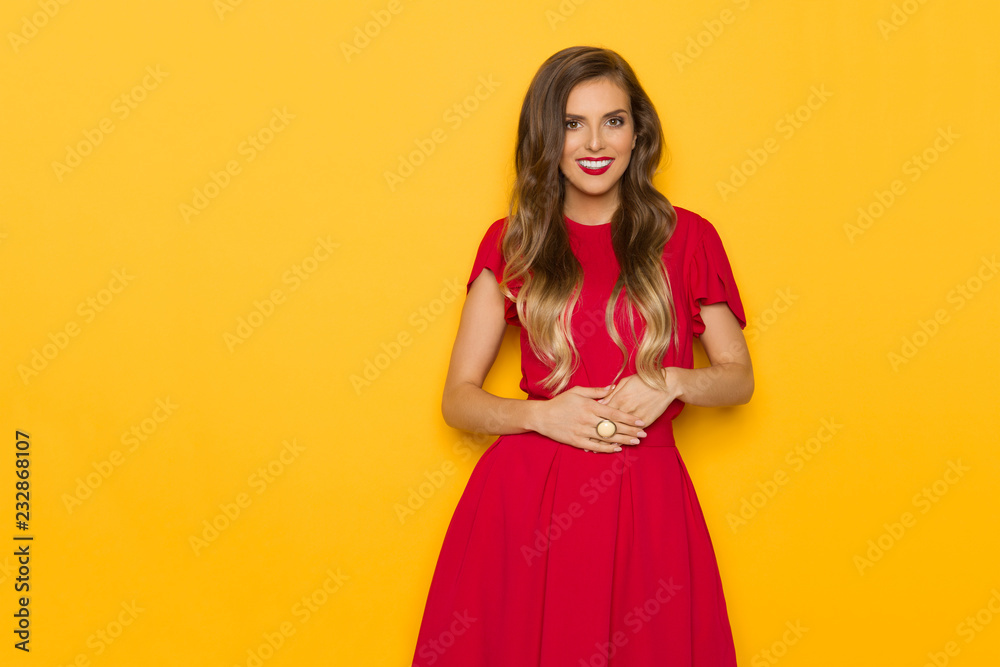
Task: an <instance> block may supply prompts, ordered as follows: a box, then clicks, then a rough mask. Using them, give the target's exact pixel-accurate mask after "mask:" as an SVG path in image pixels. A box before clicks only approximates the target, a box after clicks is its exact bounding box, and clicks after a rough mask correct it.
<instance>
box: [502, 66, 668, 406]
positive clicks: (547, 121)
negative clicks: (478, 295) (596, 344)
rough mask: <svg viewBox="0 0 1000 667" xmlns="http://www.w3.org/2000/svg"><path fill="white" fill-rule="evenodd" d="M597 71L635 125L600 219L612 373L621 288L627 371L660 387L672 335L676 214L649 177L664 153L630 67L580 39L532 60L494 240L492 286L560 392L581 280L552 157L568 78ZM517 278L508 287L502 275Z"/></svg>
mask: <svg viewBox="0 0 1000 667" xmlns="http://www.w3.org/2000/svg"><path fill="white" fill-rule="evenodd" d="M600 78H606V79H607V80H609V81H611V82H612V83H614V84H616V85H618V86H619V87H620V88H621V89H622V90H624V91H625V93H626V94H627V95H628V98H629V102H630V107H631V115H632V118H633V119H634V120H633V122H634V131H635V134H636V142H635V148H634V149H633V150H632V155H631V159H630V162H629V164H628V166H627V167H626V169H625V172H624V173H623V175H622V177H621V181H620V182H619V191H618V193H619V206H618V209H617V210H616V211H615V213H614V215H613V216H612V218H611V223H610V224H611V242H612V246H613V247H614V252H615V257H616V258H617V260H618V264H619V267H620V269H621V271H620V275H619V277H618V280H617V282H616V283H615V285H614V288H613V290H612V292H611V298H610V299H609V300H608V304H607V306H606V308H605V313H604V324H605V327H606V328H607V331H608V334H609V335H610V337H611V339H612V340H613V341H614V342H615V344H616V345H617V346H618V348H619V349H620V350H621V352H622V363H621V366H620V368H619V369H618V374H617V375H616V376H615V380H614V381H615V382H617V381H618V379H619V378H620V377H621V375H622V373H623V372H624V370H625V367H626V364H627V361H628V353H627V350H626V348H625V345H624V343H623V340H622V337H621V334H620V333H619V332H618V330H617V327H616V326H615V314H616V312H619V310H620V308H619V303H620V301H621V300H620V298H619V297H620V296H621V295H622V293H623V292H624V294H625V303H624V304H622V307H624V308H625V309H626V312H627V320H628V322H629V328H630V331H629V332H628V333H629V334H630V336H631V338H632V340H635V320H634V314H635V313H634V311H637V312H638V314H639V315H640V316H641V317H642V318H643V321H644V322H645V325H646V326H645V333H644V334H643V336H642V338H641V340H640V341H639V344H638V348H637V350H636V362H635V368H636V373H637V374H638V375H639V377H640V378H641V379H642V380H643V381H645V382H646V383H647V384H649V385H650V386H653V387H656V388H659V389H663V390H666V389H667V387H666V382H665V380H664V378H663V375H662V373H660V372H659V370H660V368H661V363H662V359H663V356H664V355H665V354H666V352H667V349H668V347H669V344H670V342H671V341H672V342H673V343H674V345H677V344H678V343H677V338H678V336H677V326H676V312H675V309H674V302H673V297H672V296H671V291H670V278H669V276H668V275H667V270H666V267H665V266H664V263H663V249H664V246H665V245H666V242H667V240H668V239H669V238H670V236H671V235H672V234H673V231H674V227H675V226H676V224H677V214H676V212H675V211H674V207H673V206H672V205H671V204H670V202H669V201H668V200H667V198H666V197H665V196H664V195H663V194H662V193H660V192H659V191H658V190H657V189H656V188H655V187H654V186H653V175H654V174H655V173H656V170H657V168H658V166H659V163H660V158H661V155H663V153H664V139H663V130H662V128H661V126H660V119H659V116H658V115H657V113H656V109H655V108H654V107H653V103H652V101H651V100H650V99H649V96H648V95H647V94H646V92H645V91H644V90H643V89H642V86H640V85H639V80H638V78H637V77H636V75H635V72H633V71H632V68H631V67H630V66H629V64H628V63H627V62H626V61H625V60H624V59H623V58H622V57H621V56H620V55H618V54H617V53H615V52H614V51H611V50H609V49H602V48H596V47H588V46H574V47H570V48H567V49H563V50H562V51H559V52H558V53H556V54H554V55H553V56H551V57H550V58H549V59H548V60H546V61H545V62H544V63H543V64H542V66H541V68H539V70H538V72H536V73H535V76H534V78H533V79H532V81H531V84H530V85H529V87H528V92H527V94H526V95H525V97H524V103H523V105H522V106H521V117H520V121H519V123H518V128H517V148H516V152H515V157H514V166H515V170H516V172H517V173H516V177H515V181H514V186H513V190H512V192H511V197H510V202H509V206H508V212H507V219H506V221H505V223H504V232H503V241H502V244H501V250H502V252H503V256H504V257H505V258H508V259H507V265H506V270H505V271H504V276H503V278H502V280H501V282H500V289H501V291H503V293H504V294H505V295H506V296H507V297H508V298H510V299H511V300H513V301H515V303H516V306H517V314H518V318H519V320H520V322H521V325H522V326H523V327H524V328H525V330H526V332H527V334H528V340H529V342H530V345H531V349H532V350H533V351H534V353H535V355H536V356H537V357H538V358H539V359H541V360H542V361H543V363H545V364H546V365H547V366H549V367H550V368H551V371H550V372H549V374H548V375H547V376H546V377H545V379H544V380H543V381H542V383H543V385H544V386H545V387H546V388H547V389H548V390H550V391H552V392H553V393H559V392H561V391H562V390H563V389H564V388H565V387H566V385H567V384H568V383H569V379H570V376H571V375H572V374H573V372H574V371H575V370H576V369H577V367H578V365H579V352H578V350H577V348H576V344H575V342H574V341H573V335H572V330H571V328H570V316H571V314H572V312H573V310H574V308H575V307H576V302H577V300H578V298H579V295H580V288H581V287H582V285H583V268H582V267H581V266H580V262H579V260H577V258H576V257H575V256H574V255H573V252H572V250H571V248H570V243H569V232H568V231H567V229H566V222H565V220H564V213H563V203H564V199H565V193H566V186H565V176H564V175H563V174H562V172H561V171H560V169H559V162H560V159H561V157H562V152H563V146H564V143H565V132H566V129H565V125H566V123H565V115H566V103H567V100H568V99H569V94H570V91H571V90H572V89H573V87H574V86H576V85H577V84H580V83H582V82H589V81H592V80H595V79H600ZM519 282H520V283H521V284H520V287H519V289H518V292H517V294H516V295H515V294H513V293H512V291H511V285H512V284H517V283H519Z"/></svg>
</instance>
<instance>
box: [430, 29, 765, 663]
mask: <svg viewBox="0 0 1000 667" xmlns="http://www.w3.org/2000/svg"><path fill="white" fill-rule="evenodd" d="M662 146H663V136H662V131H661V128H660V122H659V119H658V117H657V114H656V111H655V109H654V108H653V105H652V103H651V101H650V100H649V98H648V96H647V95H646V93H645V92H644V91H643V89H642V88H641V87H640V85H639V82H638V80H637V78H636V76H635V74H634V73H633V71H632V69H631V68H630V67H629V65H628V64H627V63H626V62H625V61H624V60H623V59H622V58H621V57H620V56H619V55H618V54H616V53H615V52H613V51H609V50H606V49H599V48H591V47H572V48H568V49H564V50H562V51H560V52H558V53H556V54H555V55H553V56H552V57H551V58H549V59H548V60H547V61H546V62H545V63H544V64H543V65H542V67H541V68H540V69H539V71H538V72H537V74H536V75H535V77H534V79H533V80H532V82H531V85H530V86H529V89H528V92H527V95H526V96H525V99H524V104H523V106H522V109H521V117H520V123H519V126H518V137H517V152H516V158H515V167H516V171H517V176H516V181H515V184H514V188H513V194H512V197H511V202H510V207H509V210H508V214H507V216H506V217H505V218H502V219H500V220H497V221H495V222H494V223H493V224H492V225H490V227H489V228H488V230H487V231H486V234H485V236H484V238H483V240H482V242H481V244H480V246H479V251H478V253H477V255H476V259H475V262H474V264H473V269H472V273H471V275H470V277H469V282H468V288H467V290H468V295H467V298H466V302H465V305H464V307H463V310H462V316H461V322H460V324H459V330H458V334H457V337H456V340H455V346H454V350H453V352H452V356H451V363H450V367H449V369H448V376H447V380H446V383H445V390H444V397H443V401H442V411H443V413H444V417H445V420H446V421H447V423H448V424H449V425H451V426H453V427H455V428H459V429H464V430H468V431H475V432H481V433H492V434H500V435H499V437H498V438H497V440H496V441H495V442H493V444H491V445H490V447H489V448H487V450H486V451H485V452H484V453H483V455H482V457H481V458H480V460H479V461H478V463H477V464H476V467H475V469H474V470H473V471H472V474H471V476H470V478H469V482H468V485H467V486H466V489H465V492H464V493H463V495H462V498H461V500H460V501H459V504H458V507H457V508H456V510H455V514H454V516H453V517H452V520H451V523H450V524H449V526H448V531H447V533H446V535H445V538H444V544H443V546H442V548H441V554H440V556H439V559H438V562H437V567H436V569H435V572H434V576H433V579H432V582H431V586H430V591H429V594H428V598H427V604H426V607H425V610H424V616H423V622H422V624H421V627H420V632H419V636H418V640H417V647H416V650H415V654H414V662H413V664H414V665H438V666H450V665H456V666H458V665H461V666H462V667H469V666H473V665H475V666H486V665H489V666H493V665H496V666H504V667H512V666H517V667H527V666H539V667H556V666H559V667H562V666H564V665H565V666H567V667H569V666H573V667H576V666H583V667H586V666H588V665H594V666H599V665H619V666H621V667H625V666H627V667H641V666H645V665H692V666H700V667H706V666H709V665H711V666H713V667H716V666H733V665H736V658H735V651H734V646H733V639H732V633H731V629H730V625H729V621H728V616H727V612H726V603H725V599H724V596H723V590H722V582H721V578H720V576H719V571H718V568H717V564H716V560H715V555H714V551H713V548H712V542H711V539H710V537H709V534H708V529H707V527H706V525H705V521H704V518H703V516H702V513H701V509H700V506H699V504H698V499H697V496H696V495H695V491H694V487H693V486H692V484H691V480H690V478H689V476H688V473H687V469H686V468H685V466H684V463H683V461H682V460H681V457H680V454H679V453H678V451H677V448H676V446H675V445H674V439H673V430H672V424H671V420H673V418H674V417H676V416H677V414H678V413H680V411H681V409H682V408H683V406H684V404H685V403H691V404H694V405H703V406H714V405H735V404H741V403H746V402H747V401H748V400H749V399H750V396H751V394H752V393H753V370H752V367H751V363H750V356H749V353H748V351H747V347H746V342H745V340H744V337H743V332H742V331H741V329H742V328H743V327H745V326H746V318H745V315H744V312H743V307H742V303H741V301H740V296H739V292H738V290H737V287H736V282H735V280H734V278H733V274H732V271H731V269H730V265H729V261H728V258H727V256H726V253H725V250H724V248H723V245H722V241H721V240H720V238H719V235H718V233H717V232H716V230H715V228H714V227H713V226H712V225H711V224H710V223H709V222H708V221H707V220H705V219H703V218H701V217H700V216H698V215H696V214H694V213H691V212H690V211H686V210H684V209H682V208H679V207H673V206H671V204H670V203H669V202H668V201H667V199H666V198H665V197H664V196H663V195H662V194H660V193H659V192H658V191H657V190H656V189H655V188H654V187H653V184H652V177H653V174H654V173H655V171H656V168H657V166H658V164H659V162H660V156H661V152H662ZM507 324H513V325H516V326H520V327H521V332H520V334H521V359H522V371H523V377H522V380H521V389H522V390H523V391H524V392H525V393H526V394H527V395H528V397H527V400H519V399H505V398H500V397H498V396H494V395H492V394H490V393H488V392H486V391H485V390H483V389H482V385H483V381H484V380H485V378H486V375H487V373H488V372H489V370H490V367H491V366H492V365H493V362H494V360H495V359H496V355H497V352H498V350H499V347H500V343H501V339H502V337H503V334H504V329H505V327H506V325H507ZM696 336H700V337H701V341H702V344H703V345H704V348H705V351H706V354H707V356H708V358H709V360H710V362H711V366H710V367H707V368H700V369H693V368H692V366H693V352H692V343H693V338H694V337H696ZM590 454H597V456H590Z"/></svg>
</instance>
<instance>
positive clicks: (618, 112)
mask: <svg viewBox="0 0 1000 667" xmlns="http://www.w3.org/2000/svg"><path fill="white" fill-rule="evenodd" d="M620 113H623V114H625V115H628V111H626V110H625V109H615V110H614V111H609V112H607V113H606V114H604V115H603V116H601V118H607V117H608V116H614V115H615V114H620ZM566 117H567V118H574V119H576V118H579V119H580V120H586V117H585V116H581V115H579V114H575V113H568V114H566Z"/></svg>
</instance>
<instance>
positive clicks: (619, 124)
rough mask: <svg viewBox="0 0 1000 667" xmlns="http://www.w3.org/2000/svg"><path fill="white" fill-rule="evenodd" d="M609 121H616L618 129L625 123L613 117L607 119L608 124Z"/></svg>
mask: <svg viewBox="0 0 1000 667" xmlns="http://www.w3.org/2000/svg"><path fill="white" fill-rule="evenodd" d="M611 121H617V123H618V126H619V127H620V126H621V125H623V124H624V123H625V121H623V120H622V119H621V118H619V117H618V116H615V117H614V118H609V119H608V122H609V123H610V122H611Z"/></svg>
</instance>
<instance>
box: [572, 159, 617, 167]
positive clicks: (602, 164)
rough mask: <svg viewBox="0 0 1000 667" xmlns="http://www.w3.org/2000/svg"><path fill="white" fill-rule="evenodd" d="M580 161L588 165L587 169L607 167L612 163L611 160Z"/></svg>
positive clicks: (585, 165)
mask: <svg viewBox="0 0 1000 667" xmlns="http://www.w3.org/2000/svg"><path fill="white" fill-rule="evenodd" d="M578 162H579V163H580V164H581V165H582V166H584V167H586V168H587V169H600V168H601V167H607V166H608V165H609V164H611V160H610V159H608V160H578Z"/></svg>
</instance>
